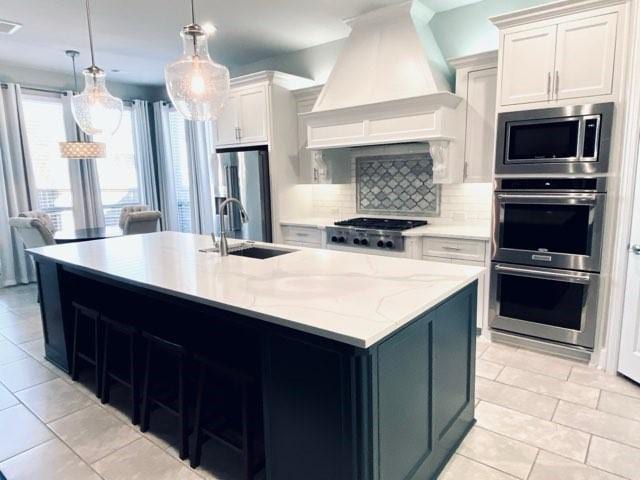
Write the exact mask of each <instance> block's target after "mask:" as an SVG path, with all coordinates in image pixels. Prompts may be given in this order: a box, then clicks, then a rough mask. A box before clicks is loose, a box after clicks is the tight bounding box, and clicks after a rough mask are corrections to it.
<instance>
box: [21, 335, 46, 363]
mask: <svg viewBox="0 0 640 480" xmlns="http://www.w3.org/2000/svg"><path fill="white" fill-rule="evenodd" d="M19 346H20V348H21V349H22V350H24V351H25V352H27V353H28V354H29V355H31V356H32V357H33V358H35V359H36V360H38V361H39V362H42V361H44V340H43V339H42V338H38V339H36V340H31V341H30V342H25V343H21V344H20V345H19Z"/></svg>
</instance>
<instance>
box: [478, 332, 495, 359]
mask: <svg viewBox="0 0 640 480" xmlns="http://www.w3.org/2000/svg"><path fill="white" fill-rule="evenodd" d="M490 346H491V342H490V341H489V340H485V339H484V338H483V337H477V340H476V357H478V358H479V357H481V356H482V354H483V353H484V352H485V351H486V350H487V348H489V347H490Z"/></svg>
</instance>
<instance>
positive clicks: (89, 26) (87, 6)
mask: <svg viewBox="0 0 640 480" xmlns="http://www.w3.org/2000/svg"><path fill="white" fill-rule="evenodd" d="M85 6H86V9H87V27H88V29H89V49H90V50H91V66H92V67H95V66H96V59H95V54H94V53H93V30H92V28H91V7H90V5H89V0H85Z"/></svg>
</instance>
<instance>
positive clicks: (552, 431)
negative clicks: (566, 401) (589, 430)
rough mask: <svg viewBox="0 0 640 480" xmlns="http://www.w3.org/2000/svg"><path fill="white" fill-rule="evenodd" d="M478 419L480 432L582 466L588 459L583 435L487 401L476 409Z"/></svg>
mask: <svg viewBox="0 0 640 480" xmlns="http://www.w3.org/2000/svg"><path fill="white" fill-rule="evenodd" d="M476 418H477V420H478V426H479V427H481V428H484V429H486V430H491V431H493V432H496V433H500V434H502V435H505V436H507V437H510V438H513V439H514V440H519V441H521V442H525V443H528V444H529V445H533V446H535V447H539V448H546V449H547V450H551V451H554V452H556V453H557V454H559V455H562V456H564V457H567V458H572V459H574V460H577V461H580V462H583V461H584V459H585V457H586V455H587V448H588V446H589V435H588V434H586V433H584V432H580V431H578V430H575V429H572V428H568V427H565V426H563V425H558V424H556V423H553V422H549V421H547V420H542V419H540V418H536V417H533V416H531V415H526V414H524V413H520V412H516V411H514V410H510V409H508V408H504V407H500V406H497V405H493V404H491V403H487V402H484V401H483V402H480V405H478V408H477V409H476Z"/></svg>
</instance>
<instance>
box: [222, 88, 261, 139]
mask: <svg viewBox="0 0 640 480" xmlns="http://www.w3.org/2000/svg"><path fill="white" fill-rule="evenodd" d="M267 102H268V99H267V89H266V87H265V86H262V85H260V86H257V87H251V88H239V89H232V90H231V93H230V94H229V98H228V100H227V104H226V106H225V108H224V110H223V111H222V113H221V115H220V117H219V118H218V120H217V121H216V131H217V142H216V145H217V146H219V147H231V146H238V145H255V144H264V143H267V142H268V138H269V137H268V124H269V114H268V103H267Z"/></svg>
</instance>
